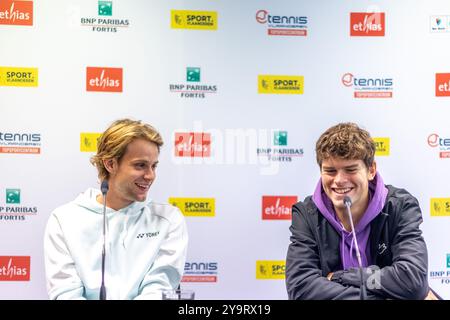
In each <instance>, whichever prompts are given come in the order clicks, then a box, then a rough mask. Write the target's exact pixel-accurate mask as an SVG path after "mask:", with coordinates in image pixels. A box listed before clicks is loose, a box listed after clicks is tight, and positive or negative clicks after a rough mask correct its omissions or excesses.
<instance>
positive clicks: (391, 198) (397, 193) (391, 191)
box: [383, 185, 422, 220]
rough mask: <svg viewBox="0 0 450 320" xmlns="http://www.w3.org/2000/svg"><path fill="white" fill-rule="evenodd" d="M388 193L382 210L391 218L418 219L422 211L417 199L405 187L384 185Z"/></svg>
mask: <svg viewBox="0 0 450 320" xmlns="http://www.w3.org/2000/svg"><path fill="white" fill-rule="evenodd" d="M386 188H387V189H388V195H387V199H386V203H385V205H384V209H383V211H384V212H385V213H387V214H389V216H390V217H391V219H407V220H410V219H413V220H415V219H420V217H421V215H422V212H421V209H420V205H419V201H418V200H417V198H416V197H414V196H413V195H412V194H411V193H409V192H408V191H407V190H406V189H403V188H397V187H394V186H391V185H386Z"/></svg>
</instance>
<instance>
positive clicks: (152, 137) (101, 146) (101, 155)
mask: <svg viewBox="0 0 450 320" xmlns="http://www.w3.org/2000/svg"><path fill="white" fill-rule="evenodd" d="M135 139H144V140H147V141H150V142H153V143H154V144H156V146H157V147H158V152H159V149H160V147H161V146H162V145H163V140H162V137H161V135H160V134H159V132H158V131H157V130H156V129H155V128H153V127H152V126H151V125H149V124H145V123H142V122H141V121H135V120H131V119H120V120H116V121H114V122H113V123H112V124H111V125H110V126H109V127H108V129H106V130H105V132H104V133H103V134H102V135H101V136H100V138H99V141H98V144H97V154H96V155H94V156H92V157H91V159H90V161H91V163H92V164H93V165H94V166H95V167H96V168H97V171H98V178H99V179H100V181H103V180H105V179H108V178H109V172H108V170H106V168H105V165H104V164H103V161H104V160H108V159H117V161H119V162H120V160H121V159H122V157H123V155H124V154H125V151H126V149H127V146H128V145H129V144H130V143H131V142H132V141H133V140H135Z"/></svg>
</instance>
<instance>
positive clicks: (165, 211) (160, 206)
mask: <svg viewBox="0 0 450 320" xmlns="http://www.w3.org/2000/svg"><path fill="white" fill-rule="evenodd" d="M147 208H148V209H149V210H150V212H151V214H152V215H155V216H158V217H160V218H161V219H164V220H168V221H169V222H181V221H183V220H184V216H183V214H182V213H181V211H180V209H178V208H177V207H175V206H173V205H171V204H168V203H160V202H154V201H152V202H150V203H148V204H147Z"/></svg>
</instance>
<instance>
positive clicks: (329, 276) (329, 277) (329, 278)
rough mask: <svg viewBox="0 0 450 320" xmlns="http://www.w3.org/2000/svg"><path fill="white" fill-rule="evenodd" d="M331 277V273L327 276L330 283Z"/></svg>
mask: <svg viewBox="0 0 450 320" xmlns="http://www.w3.org/2000/svg"><path fill="white" fill-rule="evenodd" d="M332 276H333V272H330V273H329V274H328V275H327V279H328V280H330V281H331V277H332Z"/></svg>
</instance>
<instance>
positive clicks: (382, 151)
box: [373, 137, 391, 156]
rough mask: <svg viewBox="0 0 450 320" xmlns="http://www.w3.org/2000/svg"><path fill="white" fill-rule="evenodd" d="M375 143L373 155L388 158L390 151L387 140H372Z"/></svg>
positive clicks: (388, 140) (389, 144)
mask: <svg viewBox="0 0 450 320" xmlns="http://www.w3.org/2000/svg"><path fill="white" fill-rule="evenodd" d="M373 141H374V142H375V155H376V156H388V155H389V153H390V149H391V143H390V139H389V138H385V137H383V138H380V137H378V138H373Z"/></svg>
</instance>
